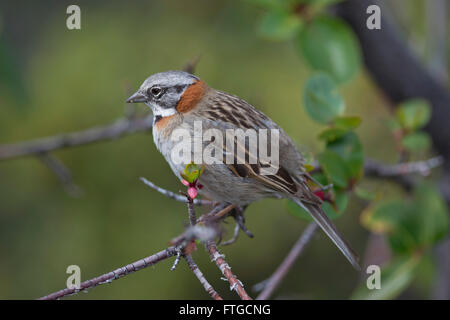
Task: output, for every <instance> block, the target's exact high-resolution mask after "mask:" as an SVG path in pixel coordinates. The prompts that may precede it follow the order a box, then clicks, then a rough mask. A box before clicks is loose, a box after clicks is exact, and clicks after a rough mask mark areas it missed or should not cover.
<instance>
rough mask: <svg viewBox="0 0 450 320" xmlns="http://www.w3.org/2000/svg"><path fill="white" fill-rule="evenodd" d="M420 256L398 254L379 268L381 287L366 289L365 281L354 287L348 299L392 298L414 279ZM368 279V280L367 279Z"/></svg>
mask: <svg viewBox="0 0 450 320" xmlns="http://www.w3.org/2000/svg"><path fill="white" fill-rule="evenodd" d="M419 262H420V256H417V255H414V256H400V257H398V258H396V259H395V260H393V261H392V262H391V263H390V264H389V265H387V266H385V267H383V268H381V283H380V284H381V288H380V289H372V290H370V289H368V288H367V281H364V282H363V283H362V284H361V286H360V287H359V288H358V289H356V290H355V291H354V292H353V294H352V296H351V297H350V299H353V300H386V299H394V298H395V297H397V296H398V295H399V294H400V293H402V292H403V291H404V290H405V289H406V288H408V287H409V286H410V284H411V282H412V281H413V280H414V276H415V271H416V270H417V266H418V265H419ZM369 281H370V280H369Z"/></svg>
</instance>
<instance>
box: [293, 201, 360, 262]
mask: <svg viewBox="0 0 450 320" xmlns="http://www.w3.org/2000/svg"><path fill="white" fill-rule="evenodd" d="M293 200H294V201H295V202H296V203H297V204H298V205H299V206H300V207H302V208H303V209H305V210H306V211H308V212H309V213H310V214H311V216H312V217H313V218H314V220H315V222H316V223H317V224H318V225H319V227H321V228H322V230H323V231H324V232H325V233H326V234H327V236H329V237H330V238H331V240H332V241H333V242H334V244H335V245H336V246H337V247H338V248H339V250H341V252H342V253H343V254H344V256H345V257H346V258H347V260H348V261H349V262H350V263H351V264H352V266H353V267H354V268H355V269H356V270H358V271H359V270H361V267H360V265H359V262H358V261H359V257H358V254H357V253H356V252H355V251H354V250H353V249H352V248H351V247H350V245H349V244H348V243H347V241H345V239H344V238H343V237H342V235H341V233H340V232H339V231H338V230H337V229H336V226H335V225H334V224H333V222H332V221H331V220H330V218H328V216H327V215H326V213H325V212H323V210H322V209H321V208H320V205H317V204H310V203H307V202H302V201H301V200H300V199H293Z"/></svg>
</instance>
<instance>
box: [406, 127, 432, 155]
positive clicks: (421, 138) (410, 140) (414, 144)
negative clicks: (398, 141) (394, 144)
mask: <svg viewBox="0 0 450 320" xmlns="http://www.w3.org/2000/svg"><path fill="white" fill-rule="evenodd" d="M402 144H403V146H404V147H405V148H406V149H407V150H408V151H410V152H417V151H423V150H426V149H428V148H429V147H430V145H431V138H430V136H429V135H428V133H426V132H423V131H417V132H413V133H410V134H408V135H406V136H404V137H403V139H402Z"/></svg>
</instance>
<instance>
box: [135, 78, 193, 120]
mask: <svg viewBox="0 0 450 320" xmlns="http://www.w3.org/2000/svg"><path fill="white" fill-rule="evenodd" d="M199 80H200V79H199V78H198V77H196V76H194V75H192V74H190V73H187V72H184V71H166V72H160V73H155V74H153V75H151V76H150V77H148V78H147V79H146V80H145V81H144V83H142V85H141V87H140V88H139V90H138V91H136V93H134V94H133V95H132V96H131V97H129V98H128V99H127V102H128V103H138V102H143V103H145V104H146V105H148V106H149V107H150V108H151V109H152V111H153V114H154V115H155V116H161V117H165V116H169V115H172V114H174V113H176V106H177V104H178V101H179V100H180V98H181V96H182V95H183V92H184V91H185V90H186V89H187V88H188V87H189V86H190V85H192V84H193V83H195V82H197V81H199Z"/></svg>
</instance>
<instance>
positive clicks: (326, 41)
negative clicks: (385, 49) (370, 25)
mask: <svg viewBox="0 0 450 320" xmlns="http://www.w3.org/2000/svg"><path fill="white" fill-rule="evenodd" d="M297 44H298V49H299V51H300V52H301V53H302V54H303V56H304V57H305V59H306V61H307V62H308V63H309V64H310V65H311V67H312V68H314V69H316V70H322V71H326V72H328V73H329V74H331V75H332V76H333V77H334V79H335V80H336V81H337V82H345V81H347V80H349V79H350V78H351V77H352V76H353V75H354V74H355V73H356V72H357V71H358V69H359V68H360V65H361V53H360V48H359V45H358V40H357V38H356V36H355V35H354V33H353V31H352V29H351V28H350V27H349V26H348V25H347V24H346V23H345V22H344V21H343V20H342V19H337V18H332V17H328V16H319V17H317V18H316V19H314V21H313V22H312V23H310V24H309V25H307V26H306V27H305V28H304V29H303V30H302V32H300V34H299V37H298V39H297Z"/></svg>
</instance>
